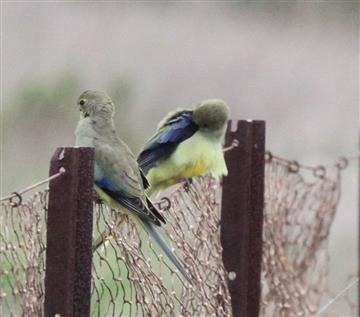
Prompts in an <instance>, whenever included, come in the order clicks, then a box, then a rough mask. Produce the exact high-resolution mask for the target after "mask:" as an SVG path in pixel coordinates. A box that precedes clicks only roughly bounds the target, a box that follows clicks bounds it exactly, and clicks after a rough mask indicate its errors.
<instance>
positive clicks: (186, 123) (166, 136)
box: [137, 110, 198, 174]
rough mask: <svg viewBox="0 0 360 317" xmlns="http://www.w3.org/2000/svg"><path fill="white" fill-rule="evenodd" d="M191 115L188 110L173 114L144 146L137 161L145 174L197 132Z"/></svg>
mask: <svg viewBox="0 0 360 317" xmlns="http://www.w3.org/2000/svg"><path fill="white" fill-rule="evenodd" d="M192 113H193V112H192V111H189V110H186V111H179V112H177V113H175V114H174V115H173V116H171V117H169V118H168V119H167V121H166V122H165V123H164V125H163V126H162V127H161V128H160V129H159V130H158V131H157V133H156V134H155V135H154V136H153V137H152V138H151V139H150V140H149V141H148V142H147V143H146V144H145V146H144V149H143V150H142V151H141V153H140V154H139V156H138V159H137V161H138V163H139V165H140V167H141V169H142V170H143V171H144V173H145V174H147V173H148V171H149V170H150V169H151V168H152V167H154V166H155V165H157V163H158V162H160V161H162V160H165V159H167V158H168V157H169V156H170V155H171V154H172V153H173V152H174V151H175V149H176V147H177V146H178V145H179V144H180V143H181V142H183V141H184V140H186V139H188V138H190V137H191V136H192V135H193V134H194V133H195V132H196V131H197V130H198V126H197V124H196V123H195V122H194V121H193V120H192Z"/></svg>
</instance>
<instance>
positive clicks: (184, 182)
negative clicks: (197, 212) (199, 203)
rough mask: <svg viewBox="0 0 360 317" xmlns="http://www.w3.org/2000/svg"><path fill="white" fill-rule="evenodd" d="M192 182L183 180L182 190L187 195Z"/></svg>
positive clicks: (189, 179)
mask: <svg viewBox="0 0 360 317" xmlns="http://www.w3.org/2000/svg"><path fill="white" fill-rule="evenodd" d="M192 183H193V180H192V178H185V179H183V184H182V186H183V188H184V189H185V191H186V192H187V193H188V192H189V191H190V186H191V185H192Z"/></svg>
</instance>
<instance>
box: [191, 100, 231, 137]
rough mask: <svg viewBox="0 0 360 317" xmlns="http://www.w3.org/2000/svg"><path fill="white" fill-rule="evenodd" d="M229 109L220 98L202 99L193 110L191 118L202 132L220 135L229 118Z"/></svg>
mask: <svg viewBox="0 0 360 317" xmlns="http://www.w3.org/2000/svg"><path fill="white" fill-rule="evenodd" d="M229 114H230V109H229V107H228V106H227V104H226V103H225V102H224V101H223V100H221V99H209V100H204V101H202V102H201V103H200V104H199V105H198V106H197V107H196V108H195V110H194V112H193V120H194V122H195V123H196V124H197V125H198V126H199V129H200V130H202V131H204V132H209V133H213V134H214V135H216V136H221V135H222V134H223V133H224V131H225V127H226V124H227V121H228V119H229Z"/></svg>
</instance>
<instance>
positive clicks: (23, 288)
mask: <svg viewBox="0 0 360 317" xmlns="http://www.w3.org/2000/svg"><path fill="white" fill-rule="evenodd" d="M15 198H16V197H15ZM47 202H48V191H47V190H45V191H41V192H37V193H35V194H33V195H32V196H31V197H30V198H28V199H27V200H26V201H23V202H22V203H21V205H18V203H19V201H18V200H16V201H15V200H13V201H9V200H6V201H2V202H1V203H0V206H1V211H0V224H1V230H0V312H1V316H31V317H35V316H42V313H43V299H44V276H45V250H46V225H45V224H46V215H47V213H46V208H47Z"/></svg>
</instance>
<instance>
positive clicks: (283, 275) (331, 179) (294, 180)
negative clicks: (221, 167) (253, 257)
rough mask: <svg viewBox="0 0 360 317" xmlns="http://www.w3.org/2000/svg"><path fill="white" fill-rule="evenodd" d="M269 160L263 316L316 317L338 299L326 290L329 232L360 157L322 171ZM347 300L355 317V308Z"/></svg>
mask: <svg viewBox="0 0 360 317" xmlns="http://www.w3.org/2000/svg"><path fill="white" fill-rule="evenodd" d="M265 158H266V163H267V164H266V170H265V175H266V176H265V210H264V228H263V230H264V235H263V262H262V286H263V287H262V302H261V304H262V306H261V314H262V315H263V316H314V315H315V314H316V313H317V312H318V311H319V309H321V303H322V299H323V298H324V296H327V297H329V298H331V297H334V296H331V295H333V294H331V291H330V290H329V288H328V285H327V276H328V273H329V272H328V269H329V261H330V258H329V252H328V241H329V235H330V229H331V225H332V223H333V220H334V217H335V214H336V210H337V206H338V203H339V199H340V195H341V172H342V170H343V169H345V168H346V167H347V166H348V164H349V161H350V160H355V159H358V157H352V158H345V157H342V158H340V159H339V160H337V161H336V162H335V163H331V164H328V165H326V166H324V165H320V166H317V167H311V166H306V165H302V164H299V163H298V162H296V161H288V160H286V159H283V158H279V157H277V156H273V155H272V154H271V153H270V152H267V153H266V157H265ZM343 300H346V298H345V297H344V298H343ZM347 300H348V302H347V304H348V307H349V311H350V312H351V313H352V316H355V314H356V312H355V305H354V303H353V302H352V301H351V300H349V299H347Z"/></svg>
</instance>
